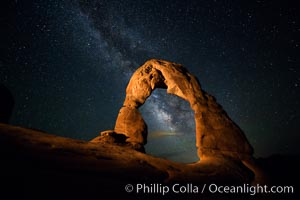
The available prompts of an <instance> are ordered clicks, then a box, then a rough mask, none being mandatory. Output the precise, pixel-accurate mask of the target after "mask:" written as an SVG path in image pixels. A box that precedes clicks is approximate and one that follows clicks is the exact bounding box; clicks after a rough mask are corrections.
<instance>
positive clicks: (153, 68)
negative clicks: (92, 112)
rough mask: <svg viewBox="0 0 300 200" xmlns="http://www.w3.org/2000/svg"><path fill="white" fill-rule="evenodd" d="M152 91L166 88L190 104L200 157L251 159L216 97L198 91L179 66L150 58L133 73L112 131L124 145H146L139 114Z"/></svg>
mask: <svg viewBox="0 0 300 200" xmlns="http://www.w3.org/2000/svg"><path fill="white" fill-rule="evenodd" d="M155 88H165V89H167V93H170V94H174V95H177V96H179V97H181V98H183V99H185V100H186V101H188V102H189V103H190V107H191V109H192V110H193V111H194V113H195V122H196V123H195V124H196V147H197V148H198V155H199V157H201V158H205V157H211V156H229V157H232V158H237V159H243V158H250V157H251V156H252V154H253V149H252V147H251V145H250V144H249V142H248V141H247V138H246V137H245V135H244V133H243V131H242V130H241V129H240V128H239V127H238V126H237V125H236V124H235V123H234V122H233V121H232V120H231V119H230V118H229V116H228V115H227V114H226V112H225V111H224V110H223V108H222V107H221V106H220V105H219V104H218V103H217V102H216V100H215V98H214V97H213V96H211V95H209V94H208V93H206V92H205V91H203V90H202V89H201V86H200V84H199V81H198V80H197V78H196V77H195V76H193V75H192V74H190V73H189V72H188V70H187V69H186V68H184V67H183V66H182V65H181V64H176V63H172V62H168V61H164V60H157V59H152V60H149V61H147V62H146V63H145V64H144V65H142V66H141V67H140V68H138V69H137V70H136V72H135V73H134V74H133V75H132V77H131V79H130V81H129V83H128V86H127V88H126V97H125V101H124V104H123V107H122V108H121V110H120V112H119V115H118V118H117V121H116V125H115V130H114V131H115V132H116V133H118V134H124V135H126V136H127V137H128V139H127V142H130V143H138V144H145V143H146V141H147V126H146V124H145V122H144V120H143V118H142V116H141V114H140V113H139V112H138V108H139V107H140V106H141V105H143V104H144V103H145V101H146V99H147V98H148V97H149V96H150V95H151V93H152V91H153V90H155Z"/></svg>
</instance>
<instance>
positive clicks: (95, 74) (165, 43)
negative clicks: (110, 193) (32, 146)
mask: <svg viewBox="0 0 300 200" xmlns="http://www.w3.org/2000/svg"><path fill="white" fill-rule="evenodd" d="M296 2H297V1H296V0H295V1H289V0H285V1H279V0H270V1H266V0H256V1H255V0H249V1H241V0H232V1H229V0H228V1H227V0H223V1H221V0H214V1H213V0H211V1H204V0H197V1H196V0H194V1H189V0H187V1H182V0H178V1H177V0H164V1H161V0H152V1H150V0H147V1H135V0H123V1H114V0H103V1H102V0H77V1H76V0H73V1H71V0H70V1H62V0H36V1H30V0H26V1H25V0H23V1H22V0H15V1H8V2H7V3H4V1H1V4H3V5H1V12H0V15H1V18H0V23H1V33H0V36H1V37H0V41H1V43H0V44H1V55H0V84H3V85H5V86H6V87H7V88H8V89H9V90H10V91H11V93H12V94H13V96H14V99H15V107H14V110H13V113H12V117H11V120H10V123H11V124H13V125H18V126H24V127H29V128H33V129H39V130H43V131H46V132H48V133H51V134H56V135H60V136H65V137H71V138H78V139H83V140H90V139H92V138H94V137H96V136H97V135H98V133H99V132H100V131H104V130H109V129H113V128H114V124H115V120H116V117H117V114H118V111H119V109H120V107H121V106H122V103H123V100H124V98H125V88H126V85H127V83H128V81H129V79H130V77H131V75H132V73H133V72H134V71H135V70H136V69H137V68H138V67H139V66H140V65H142V64H143V63H144V62H145V61H147V60H148V59H151V58H160V59H165V60H169V61H172V62H177V63H181V64H183V65H184V66H185V67H186V68H187V69H188V70H189V71H190V72H191V73H192V74H194V75H195V76H196V77H197V78H198V79H199V81H200V83H201V85H202V88H203V89H204V90H205V91H207V92H208V93H210V94H212V95H213V96H215V97H216V99H217V101H218V103H220V104H221V105H222V106H223V108H224V109H225V110H226V112H227V113H228V115H229V116H230V117H231V118H232V119H233V120H234V121H235V122H236V123H237V124H238V125H239V126H240V127H241V128H242V130H243V131H244V132H245V134H246V136H247V138H248V139H249V141H250V143H251V144H252V145H253V147H254V150H255V156H256V157H262V156H263V157H264V156H269V155H272V154H292V153H300V150H299V149H300V148H297V147H298V146H299V142H300V140H299V134H300V129H299V124H300V117H299V113H300V105H299V104H300V101H299V99H300V67H299V56H300V55H299V45H300V41H299V35H300V24H299V12H300V10H299V7H297V4H296ZM297 36H298V37H297ZM140 111H141V112H142V115H143V117H144V119H145V121H146V123H147V124H148V128H149V138H148V144H147V145H146V151H147V152H148V153H149V154H153V155H156V156H160V157H165V158H168V159H172V160H175V161H181V162H191V161H195V160H197V157H196V149H195V136H194V134H195V127H194V126H195V124H194V117H193V112H192V110H191V109H190V108H189V104H188V103H187V102H185V101H184V100H182V99H180V98H178V97H176V96H174V95H168V94H166V90H163V89H158V90H156V91H155V92H154V93H153V94H152V96H151V97H149V99H148V100H147V101H146V103H145V104H144V105H143V106H142V107H141V108H140Z"/></svg>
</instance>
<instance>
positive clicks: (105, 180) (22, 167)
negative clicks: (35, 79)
mask: <svg viewBox="0 0 300 200" xmlns="http://www.w3.org/2000/svg"><path fill="white" fill-rule="evenodd" d="M104 135H106V137H108V136H109V137H110V136H112V131H109V132H106V133H102V136H103V137H104ZM103 137H102V141H94V142H96V143H93V142H85V141H81V140H75V139H70V138H64V137H59V136H54V135H50V134H47V133H44V132H41V131H37V130H31V129H26V128H22V127H15V126H10V125H7V124H0V157H1V165H0V182H1V190H0V196H1V197H7V195H9V197H10V199H15V198H20V197H21V198H23V199H87V198H92V197H93V199H94V198H100V197H101V199H102V197H103V195H109V196H110V197H111V198H122V199H141V198H146V199H147V198H151V199H153V198H155V199H186V198H188V199H199V196H200V197H201V198H200V199H241V198H242V199H253V196H250V195H249V194H246V195H241V194H239V195H237V194H233V195H230V194H226V195H224V194H219V195H218V194H210V193H209V192H208V191H206V192H205V193H204V194H199V193H196V194H192V193H183V194H174V193H169V194H167V195H165V196H162V195H161V194H155V193H152V194H141V193H139V194H137V193H136V192H132V193H127V192H125V189H124V187H125V185H126V184H129V183H130V184H133V185H135V184H136V183H140V184H144V183H145V184H148V185H150V184H161V185H167V186H172V184H174V183H178V184H180V185H187V184H193V185H197V186H199V187H200V186H203V185H204V184H207V185H208V184H211V183H214V184H219V185H242V184H251V183H258V180H257V177H256V174H255V173H256V172H253V171H251V170H250V169H249V168H247V167H246V166H245V165H244V164H243V162H241V161H238V160H236V159H230V158H226V157H223V158H222V157H217V158H212V157H211V158H205V159H202V160H201V161H200V162H196V163H191V164H183V163H176V162H173V161H169V160H165V159H161V158H157V157H153V156H150V155H147V154H144V153H140V152H138V151H135V150H133V149H131V148H128V147H126V146H120V145H117V143H124V140H125V139H124V138H122V137H116V138H115V136H112V138H110V139H112V141H110V139H108V140H106V141H104V140H103ZM98 139H99V138H98ZM281 159H282V158H281ZM266 161H267V162H265V160H264V159H260V160H259V164H260V165H261V166H263V167H264V169H265V170H269V169H270V168H272V170H270V171H269V172H270V174H269V175H270V176H272V178H273V179H274V180H273V181H275V183H277V184H279V183H282V184H286V185H292V184H294V183H295V182H294V181H295V176H291V177H286V176H285V175H286V173H285V172H287V171H289V170H291V169H294V170H295V169H298V168H297V167H299V164H298V165H296V160H294V162H293V159H286V160H285V162H286V164H287V165H284V164H283V163H282V164H281V165H280V169H279V168H277V167H276V162H278V161H277V160H276V161H275V160H274V159H270V160H266ZM288 161H289V162H288ZM253 162H256V161H253ZM288 164H293V165H294V166H293V167H292V168H291V167H290V166H288ZM275 169H277V170H275ZM272 172H276V173H278V172H280V173H278V174H272ZM295 173H296V171H293V172H292V171H289V173H288V174H289V175H290V174H295ZM283 180H284V182H283ZM260 183H261V184H262V183H263V182H260ZM269 184H272V183H269ZM283 197H284V199H293V198H292V197H295V195H294V196H293V195H291V194H289V195H286V194H285V195H278V194H277V195H275V196H274V195H270V194H268V195H256V196H255V199H257V198H258V199H282V198H283Z"/></svg>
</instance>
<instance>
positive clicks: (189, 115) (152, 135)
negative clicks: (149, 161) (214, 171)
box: [139, 88, 199, 163]
mask: <svg viewBox="0 0 300 200" xmlns="http://www.w3.org/2000/svg"><path fill="white" fill-rule="evenodd" d="M139 110H140V112H141V114H142V116H143V118H144V120H145V122H146V124H147V125H148V136H147V138H148V139H147V144H146V145H145V149H146V152H147V154H150V155H154V156H157V157H162V158H166V159H169V160H173V161H175V162H181V163H192V162H196V161H198V160H199V158H198V156H197V148H196V146H195V120H194V112H193V110H192V109H191V108H190V105H189V103H188V102H187V101H186V100H184V99H182V98H180V97H178V96H176V95H173V94H168V93H167V92H166V89H160V88H156V89H155V90H154V91H153V92H152V94H151V95H150V96H149V97H148V98H147V100H146V101H145V103H144V104H143V105H142V106H141V107H140V108H139Z"/></svg>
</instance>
